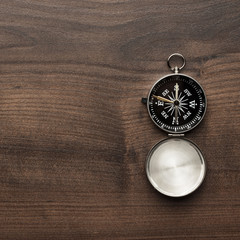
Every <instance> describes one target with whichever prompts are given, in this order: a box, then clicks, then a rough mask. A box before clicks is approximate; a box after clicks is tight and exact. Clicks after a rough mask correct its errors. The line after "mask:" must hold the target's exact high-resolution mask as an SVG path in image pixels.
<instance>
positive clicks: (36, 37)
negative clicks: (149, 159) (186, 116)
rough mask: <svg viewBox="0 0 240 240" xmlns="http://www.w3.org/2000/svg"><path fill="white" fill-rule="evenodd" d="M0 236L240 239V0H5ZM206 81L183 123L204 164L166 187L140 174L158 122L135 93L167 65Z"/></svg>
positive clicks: (0, 53)
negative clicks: (182, 62)
mask: <svg viewBox="0 0 240 240" xmlns="http://www.w3.org/2000/svg"><path fill="white" fill-rule="evenodd" d="M0 13H1V14H0V84H1V87H0V126H1V127H0V239H4V240H5V239H13V240H19V239H21V240H27V239H35V240H38V239H41V240H43V239H44V240H47V239H56V240H62V239H64V240H65V239H204V240H205V239H227V240H229V239H240V220H239V218H240V159H239V155H240V150H239V141H240V109H239V105H240V100H239V97H240V87H239V86H240V79H239V69H240V45H239V37H240V1H233V0H232V1H221V0H217V1H216V0H212V1H194V0H183V1H177V0H174V1H163V0H162V1H158V0H142V1H140V0H139V1H136V0H126V1H120V0H94V1H93V0H91V1H79V0H78V1H77V0H69V1H67V0H65V1H64V0H52V1H47V0H44V1H33V0H22V1H17V0H12V1H9V0H1V2H0ZM174 52H180V53H182V54H183V55H184V56H185V57H186V59H187V65H186V67H185V69H184V71H183V73H185V74H188V75H190V76H192V77H194V78H196V79H197V80H198V81H199V82H200V84H201V85H202V86H203V88H204V89H205V91H206V95H207V98H208V109H207V113H206V116H205V119H204V120H203V122H202V123H201V124H200V125H199V126H198V127H197V128H196V129H195V130H194V131H192V132H190V133H188V134H187V137H188V138H189V139H191V140H193V141H194V142H195V143H196V144H198V146H199V147H200V149H201V150H202V151H203V153H204V155H205V158H206V161H207V164H208V171H207V176H206V179H205V181H204V183H203V185H202V186H201V188H200V189H199V190H198V191H196V192H195V193H194V194H192V195H190V196H188V197H185V198H182V199H172V198H167V197H164V196H163V195H161V194H159V193H158V192H157V191H155V190H154V189H153V188H152V186H151V185H150V183H149V182H148V180H147V178H146V175H145V168H144V165H145V158H146V155H147V153H148V151H149V150H150V148H151V147H152V146H153V145H154V144H155V143H156V142H158V141H159V140H161V139H164V138H166V133H164V132H162V131H161V130H160V129H158V128H157V127H155V126H154V124H153V123H152V122H151V120H150V118H149V116H148V113H147V110H146V107H145V106H144V105H143V104H142V103H141V101H140V100H141V97H143V96H146V95H147V93H148V91H149V89H150V87H151V86H152V84H153V83H154V82H155V81H156V80H157V79H159V78H160V77H162V76H163V75H165V74H167V73H169V70H168V68H167V65H166V59H167V58H168V56H169V55H170V54H172V53H174Z"/></svg>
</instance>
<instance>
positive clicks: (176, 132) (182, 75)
mask: <svg viewBox="0 0 240 240" xmlns="http://www.w3.org/2000/svg"><path fill="white" fill-rule="evenodd" d="M172 76H174V77H176V76H180V77H184V78H189V79H191V80H192V81H193V82H195V83H196V84H197V85H198V87H199V88H200V90H201V91H202V95H203V96H204V104H205V106H204V107H203V113H202V114H201V119H200V120H198V121H197V123H196V124H195V125H191V127H190V128H188V129H183V130H178V131H172V130H169V129H166V128H163V127H162V126H161V125H159V124H158V123H157V122H156V121H155V120H154V119H153V118H152V114H151V111H150V96H151V93H152V91H153V89H154V87H155V86H156V85H157V84H159V83H160V82H161V81H163V80H164V79H166V78H169V77H172ZM147 109H148V114H149V116H150V118H151V120H152V121H153V123H154V124H155V125H156V126H157V127H158V128H160V129H162V130H163V131H165V132H167V133H171V134H174V133H175V134H182V133H186V132H189V131H191V130H192V129H194V128H195V127H197V126H198V125H199V123H200V122H201V121H202V120H203V118H204V116H205V113H206V110H207V98H206V94H205V91H204V90H203V88H202V86H201V84H200V83H199V82H198V81H197V80H195V79H194V78H192V77H190V76H189V75H186V74H182V73H172V74H168V75H165V76H163V77H162V78H160V79H158V80H157V81H156V82H155V83H154V84H153V86H152V87H151V89H150V91H149V93H148V96H147ZM187 124H188V122H186V124H184V125H187ZM165 125H166V124H165ZM168 126H171V125H169V124H168Z"/></svg>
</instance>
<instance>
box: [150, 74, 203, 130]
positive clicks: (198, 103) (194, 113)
mask: <svg viewBox="0 0 240 240" xmlns="http://www.w3.org/2000/svg"><path fill="white" fill-rule="evenodd" d="M147 107H148V112H149V115H150V117H151V119H152V120H153V122H154V123H155V124H156V125H157V126H158V127H160V128H161V129H163V130H164V131H166V132H169V133H184V132H187V131H189V130H191V129H193V128H194V127H196V126H197V125H198V124H199V123H200V122H201V120H202V119H203V116H204V114H205V111H206V97H205V94H204V91H203V89H202V87H201V86H200V85H199V83H198V82H197V81H196V80H194V79H193V78H191V77H189V76H187V75H184V74H179V73H178V74H170V75H167V76H165V77H163V78H161V79H160V80H158V81H157V82H156V83H155V84H154V85H153V87H152V89H151V90H150V92H149V95H148V98H147Z"/></svg>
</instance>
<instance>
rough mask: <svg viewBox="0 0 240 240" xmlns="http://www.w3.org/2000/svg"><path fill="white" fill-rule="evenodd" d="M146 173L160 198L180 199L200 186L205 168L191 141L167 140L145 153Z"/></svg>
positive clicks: (197, 149)
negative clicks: (160, 195)
mask: <svg viewBox="0 0 240 240" xmlns="http://www.w3.org/2000/svg"><path fill="white" fill-rule="evenodd" d="M146 172H147V176H148V179H149V181H150V183H151V184H152V185H153V187H154V188H155V189H157V190H158V191H159V192H161V193H162V194H164V195H167V196H171V197H182V196H185V195H188V194H190V193H192V192H193V191H194V190H196V189H197V188H198V187H199V186H200V185H201V183H202V181H203V179H204V177H205V173H206V164H205V161H204V158H203V155H202V153H201V151H200V150H199V148H198V147H197V146H196V145H195V144H194V143H193V142H191V141H189V140H187V139H182V138H178V137H171V138H168V139H165V140H163V141H161V142H159V143H157V144H156V145H155V146H154V147H153V148H152V149H151V151H150V152H149V154H148V157H147V162H146Z"/></svg>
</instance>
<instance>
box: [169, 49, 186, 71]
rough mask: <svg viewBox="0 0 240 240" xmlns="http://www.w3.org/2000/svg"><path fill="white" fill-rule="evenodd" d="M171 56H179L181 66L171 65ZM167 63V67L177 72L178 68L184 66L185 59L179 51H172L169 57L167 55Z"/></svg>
mask: <svg viewBox="0 0 240 240" xmlns="http://www.w3.org/2000/svg"><path fill="white" fill-rule="evenodd" d="M173 57H179V58H181V60H182V62H183V63H182V66H181V67H178V66H174V67H173V66H171V63H170V62H171V59H172V58H173ZM167 64H168V67H169V68H170V69H171V70H172V71H173V72H175V73H178V71H180V70H182V69H183V68H184V66H185V64H186V60H185V58H184V57H183V55H182V54H180V53H173V54H172V55H170V56H169V57H168V60H167Z"/></svg>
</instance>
